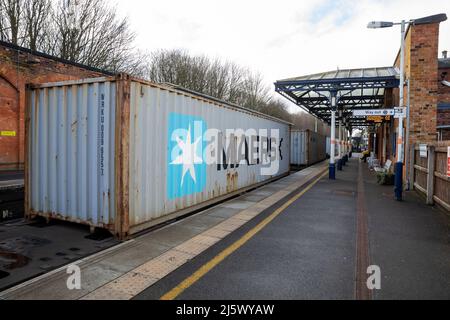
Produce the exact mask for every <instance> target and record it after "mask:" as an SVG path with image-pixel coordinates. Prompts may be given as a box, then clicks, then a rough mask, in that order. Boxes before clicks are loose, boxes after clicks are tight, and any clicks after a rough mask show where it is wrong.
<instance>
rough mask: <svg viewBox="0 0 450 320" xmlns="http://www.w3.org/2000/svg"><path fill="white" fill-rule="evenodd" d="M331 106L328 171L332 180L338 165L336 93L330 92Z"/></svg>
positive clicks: (334, 177)
mask: <svg viewBox="0 0 450 320" xmlns="http://www.w3.org/2000/svg"><path fill="white" fill-rule="evenodd" d="M330 93H331V98H330V100H331V101H330V105H331V137H330V140H331V145H330V166H329V169H328V175H329V179H330V180H335V179H336V164H335V154H336V105H337V102H336V92H330Z"/></svg>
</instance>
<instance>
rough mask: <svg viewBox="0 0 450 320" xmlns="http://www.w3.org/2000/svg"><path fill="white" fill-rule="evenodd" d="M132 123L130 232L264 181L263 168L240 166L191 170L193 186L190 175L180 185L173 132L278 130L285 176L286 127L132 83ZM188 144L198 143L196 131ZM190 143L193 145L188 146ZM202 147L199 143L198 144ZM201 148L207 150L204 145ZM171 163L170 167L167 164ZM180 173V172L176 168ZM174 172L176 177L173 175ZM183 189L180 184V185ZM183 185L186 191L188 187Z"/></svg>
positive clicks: (207, 167)
mask: <svg viewBox="0 0 450 320" xmlns="http://www.w3.org/2000/svg"><path fill="white" fill-rule="evenodd" d="M130 113H131V123H130V193H129V195H130V226H135V225H139V224H141V223H145V222H148V221H151V220H153V219H156V218H159V217H162V216H165V215H168V214H170V213H173V212H176V211H178V210H182V209H185V208H189V207H191V206H194V205H197V204H200V203H202V202H205V201H208V200H211V199H214V198H217V197H219V196H222V195H225V194H227V193H230V192H233V191H236V190H239V189H241V188H244V187H247V186H251V185H253V184H256V183H259V182H262V181H265V180H268V179H270V178H272V177H273V176H262V175H261V173H260V170H261V167H262V166H261V165H254V166H248V165H240V166H239V167H238V168H230V166H229V167H228V168H227V169H223V167H222V168H221V170H218V166H217V164H209V165H206V166H204V167H203V166H202V164H197V165H195V166H194V170H195V179H196V180H195V182H194V181H193V179H192V178H191V176H190V172H189V171H188V172H187V173H186V175H185V176H184V182H183V179H181V181H180V175H177V174H176V172H175V171H174V170H175V169H174V167H173V165H174V164H173V163H171V162H173V157H170V154H171V152H172V150H173V148H172V144H173V141H172V142H171V141H170V140H171V137H172V139H173V138H174V136H173V135H172V133H173V131H174V130H173V129H177V128H178V129H180V130H183V129H184V130H185V131H186V130H188V129H189V127H188V126H194V123H195V122H196V121H197V123H198V124H199V127H198V128H197V130H200V128H201V130H204V129H218V130H220V131H221V132H225V131H226V129H238V128H240V129H243V130H246V129H249V128H255V129H268V130H270V129H278V130H280V135H281V137H282V138H283V142H282V143H281V147H280V149H281V154H282V156H283V159H282V160H281V161H280V168H279V171H278V173H277V174H276V175H281V174H285V173H287V172H288V171H289V145H288V144H289V126H288V125H287V124H284V123H281V122H276V121H273V120H269V119H263V118H261V117H259V116H257V115H253V114H251V112H243V111H238V110H233V108H230V107H227V106H226V105H222V104H219V103H216V102H214V101H211V100H208V99H204V98H202V97H199V96H197V97H196V96H195V95H190V94H186V93H182V92H176V91H173V90H168V89H167V90H166V89H164V88H162V87H158V86H151V85H146V84H142V83H137V82H132V84H131V110H130ZM191 130H192V131H193V132H192V133H191V134H192V139H193V140H196V139H197V135H196V134H195V130H196V128H193V127H191ZM192 142H194V141H192ZM202 143H203V142H202ZM203 147H206V145H205V144H204V145H203ZM171 160H172V161H171ZM180 170H181V168H180ZM174 172H175V173H174ZM183 183H184V184H183ZM186 183H187V186H186Z"/></svg>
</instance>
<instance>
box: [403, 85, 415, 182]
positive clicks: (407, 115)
mask: <svg viewBox="0 0 450 320" xmlns="http://www.w3.org/2000/svg"><path fill="white" fill-rule="evenodd" d="M407 84H408V102H407V106H406V142H405V166H406V168H409V167H410V163H409V162H410V161H411V159H410V157H409V155H410V154H411V153H410V151H409V126H410V122H409V121H410V119H409V115H410V110H409V105H410V102H411V99H410V96H411V94H410V91H411V80H410V79H408V80H407ZM406 181H407V182H406V190H407V191H410V190H412V189H413V186H412V185H411V172H410V171H409V170H408V169H407V170H406Z"/></svg>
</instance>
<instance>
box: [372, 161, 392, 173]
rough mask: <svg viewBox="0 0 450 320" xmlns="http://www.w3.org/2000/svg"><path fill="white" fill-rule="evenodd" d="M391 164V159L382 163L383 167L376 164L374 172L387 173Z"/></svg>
mask: <svg viewBox="0 0 450 320" xmlns="http://www.w3.org/2000/svg"><path fill="white" fill-rule="evenodd" d="M391 166H392V161H391V160H387V161H386V163H385V164H384V167H383V168H381V167H380V166H377V167H374V170H375V171H376V172H384V173H388V172H389V171H390V170H391Z"/></svg>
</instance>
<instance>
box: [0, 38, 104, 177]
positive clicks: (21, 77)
mask: <svg viewBox="0 0 450 320" xmlns="http://www.w3.org/2000/svg"><path fill="white" fill-rule="evenodd" d="M104 75H110V73H108V72H105V71H102V70H98V69H95V68H90V67H88V66H84V65H80V64H77V63H73V62H70V61H67V60H63V59H59V58H56V57H52V56H49V55H46V54H43V53H40V52H32V51H31V50H28V49H26V48H22V47H18V46H15V45H12V44H9V43H6V42H2V41H0V171H1V170H20V169H22V168H23V163H24V128H25V126H24V114H25V85H26V84H27V83H45V82H54V81H63V80H76V79H82V78H92V77H99V76H104Z"/></svg>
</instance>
